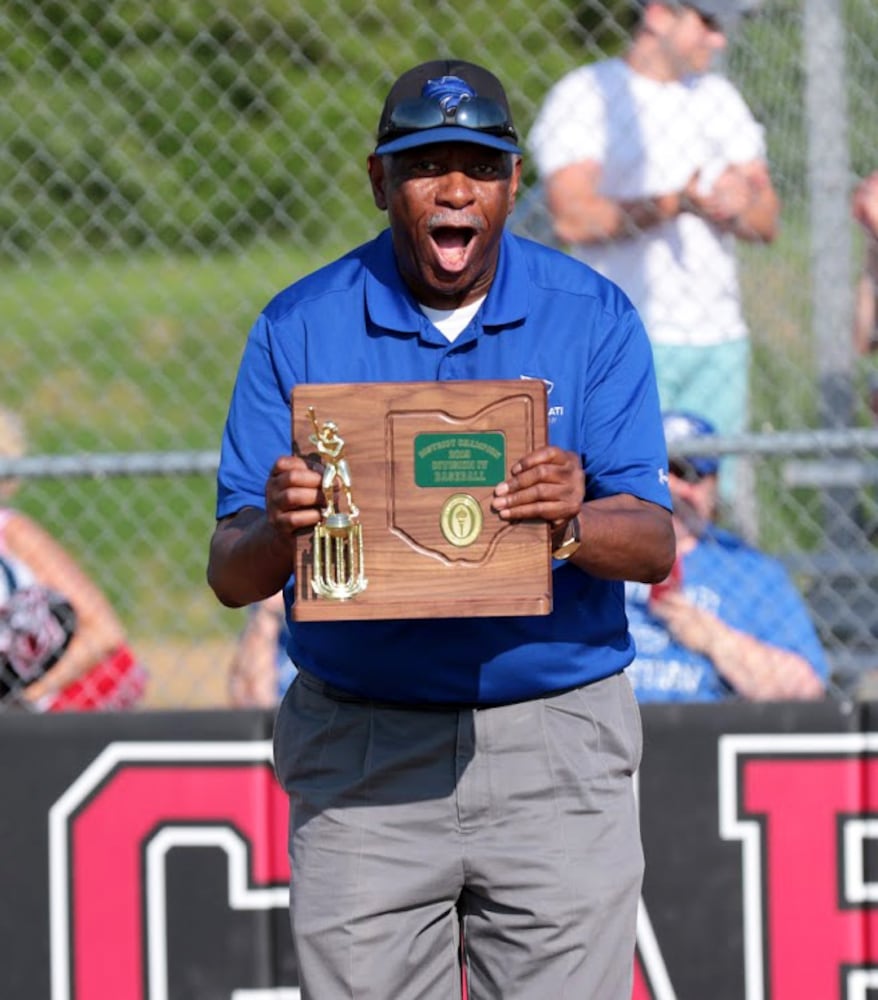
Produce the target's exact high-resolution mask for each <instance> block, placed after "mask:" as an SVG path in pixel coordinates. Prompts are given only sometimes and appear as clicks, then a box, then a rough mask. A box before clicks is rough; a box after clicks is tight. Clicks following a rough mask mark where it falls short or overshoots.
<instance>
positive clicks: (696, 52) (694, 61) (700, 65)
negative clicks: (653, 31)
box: [663, 7, 726, 77]
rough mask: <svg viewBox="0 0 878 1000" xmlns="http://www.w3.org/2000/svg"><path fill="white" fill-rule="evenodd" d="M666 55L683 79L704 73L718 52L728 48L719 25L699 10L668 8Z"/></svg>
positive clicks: (664, 37)
mask: <svg viewBox="0 0 878 1000" xmlns="http://www.w3.org/2000/svg"><path fill="white" fill-rule="evenodd" d="M665 10H666V11H667V14H668V17H667V20H666V21H665V29H666V30H665V32H664V34H663V42H664V48H665V53H666V55H667V56H668V58H669V59H670V60H671V62H672V63H673V65H674V67H675V69H676V71H677V73H678V75H679V76H680V77H683V76H687V75H689V74H690V73H705V72H706V71H707V70H708V69H710V66H711V63H712V62H713V59H714V57H715V56H716V54H717V53H718V52H720V51H721V50H722V49H724V48H725V47H726V36H725V34H724V33H723V30H722V28H721V26H720V24H719V22H718V21H717V20H716V19H715V18H713V17H711V16H709V15H707V14H702V13H700V12H699V10H698V9H697V8H696V7H681V8H680V9H679V10H672V9H669V8H665Z"/></svg>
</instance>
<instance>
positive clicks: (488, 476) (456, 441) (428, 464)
mask: <svg viewBox="0 0 878 1000" xmlns="http://www.w3.org/2000/svg"><path fill="white" fill-rule="evenodd" d="M414 445H415V485H416V486H427V487H430V486H439V487H443V488H445V489H447V488H448V487H449V486H454V487H458V486H469V487H475V486H496V485H497V483H502V482H503V480H504V479H505V478H506V437H505V435H504V434H502V433H500V432H498V431H488V432H485V433H467V434H418V435H417V436H416V437H415V442H414Z"/></svg>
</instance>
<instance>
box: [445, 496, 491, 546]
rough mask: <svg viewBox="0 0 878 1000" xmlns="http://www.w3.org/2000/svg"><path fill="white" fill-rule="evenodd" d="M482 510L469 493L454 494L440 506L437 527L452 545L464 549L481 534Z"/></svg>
mask: <svg viewBox="0 0 878 1000" xmlns="http://www.w3.org/2000/svg"><path fill="white" fill-rule="evenodd" d="M482 520H483V518H482V508H481V507H480V506H479V503H478V501H477V500H476V499H475V497H472V496H470V495H469V493H454V494H452V495H451V496H450V497H449V498H448V499H447V500H446V501H445V503H444V504H443V505H442V513H441V514H440V515H439V526H440V527H441V528H442V534H443V535H444V536H445V538H446V540H447V541H449V542H450V543H451V544H452V545H457V546H458V547H459V548H464V547H465V546H467V545H472V543H473V542H474V541H475V540H476V539H477V538H478V537H479V535H480V534H481V532H482Z"/></svg>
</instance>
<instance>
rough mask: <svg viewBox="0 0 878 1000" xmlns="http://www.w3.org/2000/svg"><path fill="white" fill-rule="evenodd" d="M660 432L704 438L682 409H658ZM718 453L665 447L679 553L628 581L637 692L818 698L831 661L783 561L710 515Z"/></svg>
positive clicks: (674, 697)
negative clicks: (647, 579)
mask: <svg viewBox="0 0 878 1000" xmlns="http://www.w3.org/2000/svg"><path fill="white" fill-rule="evenodd" d="M663 423H664V428H665V441H666V442H667V445H668V447H669V448H670V449H672V450H673V449H675V448H677V447H678V446H679V445H680V444H681V442H683V441H684V440H685V441H694V440H697V439H698V438H709V437H712V436H714V435H715V434H716V429H715V428H714V426H713V424H711V423H710V422H709V421H708V420H705V418H704V417H703V416H701V415H700V414H697V413H692V412H690V411H688V410H669V411H667V412H666V413H665V414H664V417H663ZM718 472H719V460H718V458H717V456H716V455H689V456H680V455H673V454H672V459H671V464H670V488H671V496H672V497H673V500H674V529H675V531H676V533H677V562H676V564H675V567H674V572H673V573H672V574H671V576H670V578H669V579H668V580H666V581H663V582H662V583H660V584H658V585H657V586H652V587H649V586H646V585H645V584H643V583H630V584H628V585H627V587H626V606H627V611H628V623H629V627H630V629H631V634H632V635H633V636H634V639H635V642H636V644H637V657H636V659H635V660H634V663H632V665H631V667H630V668H629V670H628V675H629V677H630V678H631V683H632V685H633V687H634V692H635V694H636V695H637V699H638V701H724V700H726V699H728V698H740V699H743V700H747V701H779V700H784V701H791V700H811V699H815V698H822V697H823V696H824V695H825V693H826V684H827V681H828V678H829V665H828V663H827V661H826V656H825V655H824V652H823V648H822V646H821V645H820V640H819V638H818V636H817V632H816V630H815V628H814V624H813V622H812V621H811V618H810V616H809V614H808V609H807V608H806V607H805V602H804V601H803V600H802V596H801V594H800V593H799V592H798V590H796V587H795V585H794V584H793V582H792V580H791V579H790V577H789V574H788V573H787V571H786V569H785V568H784V566H783V565H782V564H781V563H780V562H779V561H778V560H777V559H774V558H772V557H771V556H769V555H766V554H765V553H764V552H760V551H759V550H758V549H755V548H753V547H752V546H750V545H748V544H747V543H746V542H745V541H744V540H743V539H742V538H739V537H738V536H737V535H734V534H732V533H731V532H729V531H724V530H723V529H722V528H720V527H718V526H717V524H716V517H717V513H718V499H719V494H718V487H717V473H718Z"/></svg>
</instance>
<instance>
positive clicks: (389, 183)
mask: <svg viewBox="0 0 878 1000" xmlns="http://www.w3.org/2000/svg"><path fill="white" fill-rule="evenodd" d="M520 176H521V159H520V157H518V156H515V155H511V154H509V153H504V152H502V151H500V150H496V149H489V148H488V147H487V146H477V145H473V144H470V143H459V142H458V143H437V144H435V145H430V146H421V147H419V148H417V149H411V150H407V151H405V152H402V153H396V154H394V155H392V156H375V155H374V154H373V155H372V156H370V157H369V178H370V180H371V182H372V193H373V195H374V198H375V204H376V205H377V206H378V208H380V209H382V210H386V211H387V216H388V221H389V223H390V230H391V233H392V235H393V246H394V249H395V251H396V258H397V262H398V265H399V269H400V271H401V273H402V275H403V278H404V279H405V281H406V283H407V284H408V286H409V287H410V288H411V290H412V292H413V293H414V294H415V297H416V298H417V299H418V301H419V302H421V303H422V304H423V305H426V306H430V307H431V308H434V309H452V308H456V307H457V306H462V305H465V304H466V303H468V302H472V301H474V300H475V299H477V298H480V297H481V296H483V295H485V294H486V293H487V291H488V289H489V288H490V286H491V281H492V280H493V278H494V272H495V270H496V267H497V257H498V254H499V248H500V237H501V235H502V232H503V226H504V225H505V223H506V219H507V217H508V216H509V214H510V212H511V211H512V209H513V208H514V206H515V194H516V192H517V190H518V182H519V178H520Z"/></svg>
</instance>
